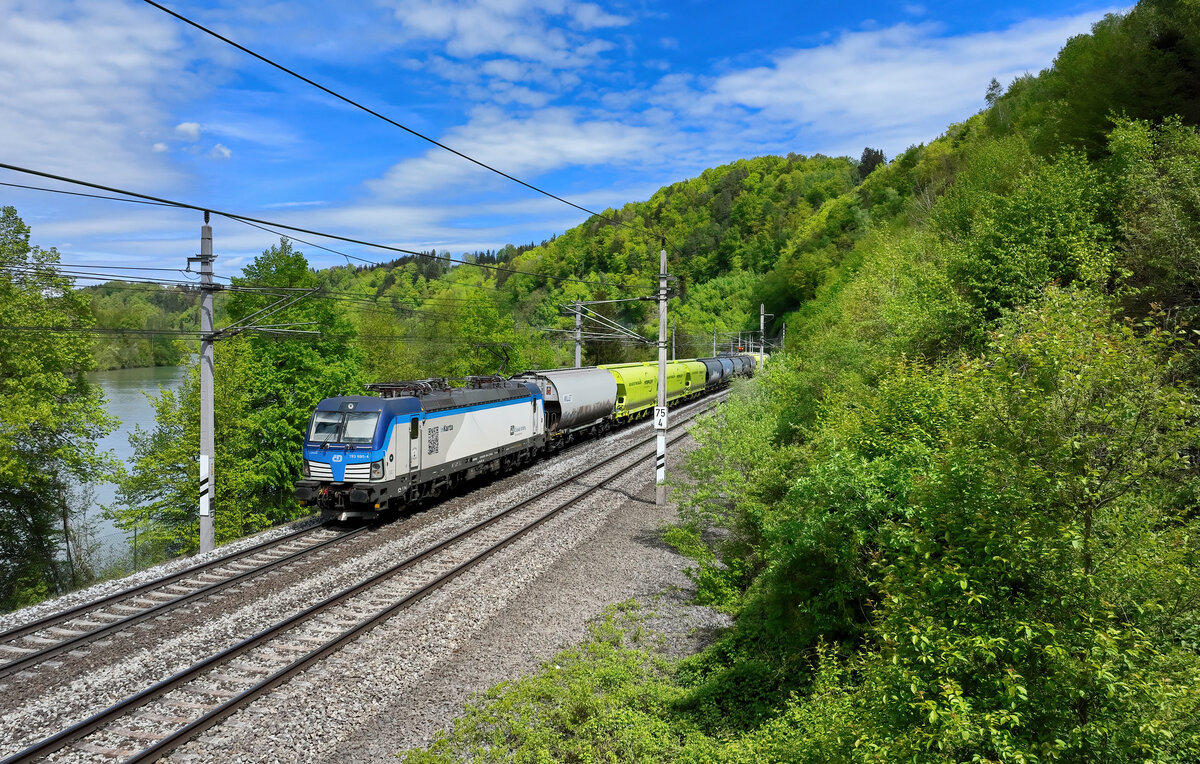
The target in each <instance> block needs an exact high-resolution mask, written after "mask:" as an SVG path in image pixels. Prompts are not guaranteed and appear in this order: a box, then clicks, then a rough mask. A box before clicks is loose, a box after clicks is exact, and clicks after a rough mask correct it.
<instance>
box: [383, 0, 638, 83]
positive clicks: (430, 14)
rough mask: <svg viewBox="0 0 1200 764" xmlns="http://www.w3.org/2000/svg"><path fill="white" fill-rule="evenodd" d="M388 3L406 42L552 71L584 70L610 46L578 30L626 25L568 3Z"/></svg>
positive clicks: (590, 6)
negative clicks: (503, 58)
mask: <svg viewBox="0 0 1200 764" xmlns="http://www.w3.org/2000/svg"><path fill="white" fill-rule="evenodd" d="M391 4H393V5H395V6H396V10H395V17H396V20H397V21H398V22H400V24H401V25H402V27H403V34H404V35H405V36H406V37H407V38H408V39H409V40H413V41H420V40H430V41H434V42H439V43H443V44H444V45H445V50H446V52H447V53H448V54H449V55H451V56H454V57H456V58H459V59H469V58H476V57H481V56H496V55H499V56H508V57H511V58H515V59H520V60H523V61H535V62H539V63H542V64H546V65H549V66H552V67H554V68H572V67H579V66H584V65H586V64H588V63H590V62H591V61H592V60H594V58H595V56H596V55H598V54H599V53H601V52H603V51H604V50H607V49H609V48H611V47H612V45H611V43H604V41H599V40H588V39H587V38H586V37H584V36H583V35H582V34H581V32H588V31H592V30H596V29H603V28H613V27H619V26H623V25H625V24H628V23H630V21H631V19H629V18H627V17H623V16H617V15H615V14H612V13H608V12H607V11H605V10H603V9H602V8H601V7H600V6H598V5H596V4H594V3H580V2H574V0H415V1H412V0H406V1H405V2H397V1H396V0H391ZM576 30H578V31H576ZM597 43H600V44H597Z"/></svg>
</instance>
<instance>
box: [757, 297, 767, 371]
mask: <svg viewBox="0 0 1200 764" xmlns="http://www.w3.org/2000/svg"><path fill="white" fill-rule="evenodd" d="M766 344H767V306H766V304H765V303H761V302H760V303H759V304H758V370H759V371H762V367H763V346H764V345H766Z"/></svg>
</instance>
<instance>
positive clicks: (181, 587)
mask: <svg viewBox="0 0 1200 764" xmlns="http://www.w3.org/2000/svg"><path fill="white" fill-rule="evenodd" d="M365 530H367V528H366V527H363V528H358V529H355V530H352V531H348V532H344V533H339V532H337V531H333V530H331V529H329V528H326V527H324V526H317V527H315V528H304V529H301V530H298V531H295V532H293V533H290V534H287V535H285V536H280V537H278V538H275V539H271V540H270V541H265V542H263V543H261V544H257V545H255V546H252V547H249V548H247V549H244V550H242V551H240V552H237V553H235V554H233V555H229V556H227V557H223V558H221V559H218V560H213V561H211V562H208V563H205V564H203V565H198V566H194V567H191V568H187V569H185V570H181V571H178V572H176V573H173V574H171V575H169V576H165V577H163V578H159V579H155V580H153V581H148V582H146V583H144V584H140V585H138V586H135V587H131V588H129V589H125V590H123V591H120V592H116V593H114V594H111V595H109V596H107V597H104V598H102V599H100V600H96V601H94V602H88V603H84V604H81V605H78V606H76V607H73V608H70V609H68V610H64V611H61V612H58V613H54V614H51V615H49V616H46V617H45V618H41V619H39V620H37V621H33V622H31V623H28V624H25V625H22V626H18V627H15V628H12V629H9V630H8V631H5V632H3V633H0V678H3V677H6V676H8V675H10V674H14V673H17V672H19V671H24V670H27V669H30V668H33V667H36V666H37V665H38V664H41V663H44V662H45V661H47V660H50V659H52V658H55V657H57V656H59V655H61V654H63V653H66V652H72V651H77V650H82V649H86V648H87V646H88V645H89V644H91V643H94V642H96V641H98V640H101V639H104V638H105V637H108V636H111V635H113V634H117V633H120V632H122V631H125V630H127V629H129V628H132V627H133V626H135V625H136V624H138V623H141V622H142V621H146V620H148V619H151V618H158V617H160V616H162V615H165V614H166V613H168V612H170V611H171V610H174V609H176V608H179V607H182V606H184V605H187V604H190V603H193V602H195V601H197V600H199V599H201V598H204V597H208V596H210V595H212V594H215V593H217V592H219V591H221V590H222V589H226V588H228V587H230V586H234V585H237V584H243V583H246V582H248V581H249V580H251V579H252V578H254V577H256V576H259V575H262V574H263V573H266V572H267V571H270V570H274V569H276V568H278V567H280V566H283V565H287V564H289V563H291V562H295V561H296V560H298V559H300V558H302V557H305V556H307V555H309V554H312V553H313V552H315V551H317V550H319V549H324V548H326V547H329V546H331V545H333V544H338V543H341V542H343V541H346V540H348V539H349V538H352V537H354V536H357V535H358V534H360V533H362V532H363V531H365Z"/></svg>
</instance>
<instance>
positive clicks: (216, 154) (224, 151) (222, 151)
mask: <svg viewBox="0 0 1200 764" xmlns="http://www.w3.org/2000/svg"><path fill="white" fill-rule="evenodd" d="M231 156H233V152H232V151H230V150H229V147H228V146H224V145H222V144H220V143H218V144H217V145H215V146H213V147H212V149H211V150H210V151H209V152H208V158H209V159H228V158H229V157H231Z"/></svg>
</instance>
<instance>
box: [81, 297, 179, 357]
mask: <svg viewBox="0 0 1200 764" xmlns="http://www.w3.org/2000/svg"><path fill="white" fill-rule="evenodd" d="M84 291H85V292H86V293H87V295H88V298H89V303H90V305H91V308H92V316H93V318H94V321H95V326H96V327H97V329H100V330H102V331H103V333H99V334H98V335H97V336H96V339H95V342H94V345H93V348H92V353H93V355H94V356H95V358H96V368H97V369H128V368H134V367H146V366H178V365H179V364H180V363H183V362H184V361H185V360H186V358H187V356H188V355H189V354H190V353H194V352H196V350H197V342H196V341H195V337H194V335H193V336H191V337H190V338H189V337H188V336H187V335H186V334H176V333H177V332H192V333H194V332H196V331H198V330H199V327H200V319H199V312H198V311H197V308H196V306H197V305H198V304H199V299H200V293H199V290H197V289H188V288H182V287H165V286H156V285H153V284H122V283H117V282H111V283H108V284H101V285H98V286H90V287H87V288H86V289H85V290H84ZM147 330H148V331H147ZM143 332H144V334H143ZM188 339H190V340H191V341H190V342H189V341H188Z"/></svg>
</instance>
